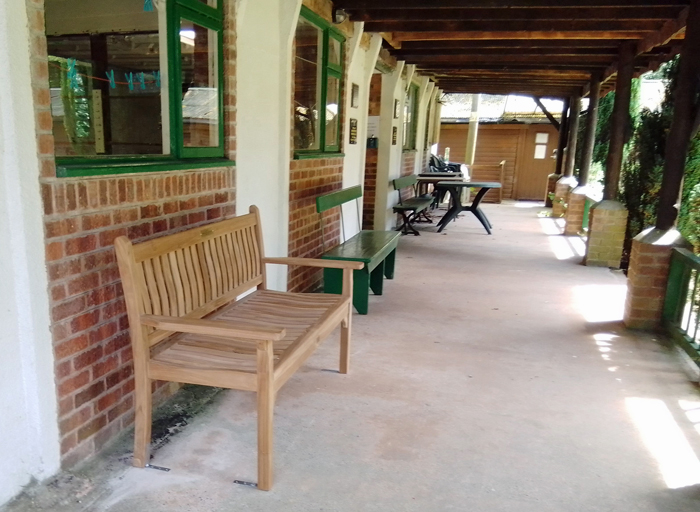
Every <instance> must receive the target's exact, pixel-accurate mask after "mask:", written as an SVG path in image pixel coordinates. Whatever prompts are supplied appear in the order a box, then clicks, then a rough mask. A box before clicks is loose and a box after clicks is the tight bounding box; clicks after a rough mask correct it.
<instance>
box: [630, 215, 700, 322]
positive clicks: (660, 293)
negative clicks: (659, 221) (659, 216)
mask: <svg viewBox="0 0 700 512" xmlns="http://www.w3.org/2000/svg"><path fill="white" fill-rule="evenodd" d="M674 247H683V248H688V249H690V248H691V246H690V244H689V243H688V242H687V241H686V240H685V239H684V238H683V237H682V236H681V234H680V233H679V232H678V231H676V230H675V229H671V230H668V231H666V230H661V229H658V228H649V229H647V230H645V231H643V232H641V233H640V234H639V235H637V236H636V237H635V239H634V240H633V241H632V253H631V255H630V266H629V271H628V273H627V299H626V300H625V316H624V318H623V320H624V323H625V325H626V326H627V327H629V328H630V329H646V330H651V329H655V328H656V327H658V326H659V325H660V323H661V312H662V311H663V307H664V297H665V295H666V285H667V282H668V270H669V265H670V263H671V251H672V250H673V248H674Z"/></svg>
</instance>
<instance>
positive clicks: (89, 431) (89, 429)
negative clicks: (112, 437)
mask: <svg viewBox="0 0 700 512" xmlns="http://www.w3.org/2000/svg"><path fill="white" fill-rule="evenodd" d="M105 425H107V415H104V414H103V415H102V416H98V417H97V418H95V419H93V420H91V421H90V422H89V423H87V424H86V425H84V426H83V427H80V429H79V430H78V442H81V441H83V440H85V439H87V438H88V437H90V436H92V435H94V434H95V433H97V432H98V431H99V430H100V429H101V428H102V427H104V426H105Z"/></svg>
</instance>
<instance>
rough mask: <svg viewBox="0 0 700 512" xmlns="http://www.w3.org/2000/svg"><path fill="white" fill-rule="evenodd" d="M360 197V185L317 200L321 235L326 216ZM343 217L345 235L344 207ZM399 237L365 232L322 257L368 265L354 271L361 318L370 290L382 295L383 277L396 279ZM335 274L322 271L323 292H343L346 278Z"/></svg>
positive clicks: (355, 300) (354, 297)
mask: <svg viewBox="0 0 700 512" xmlns="http://www.w3.org/2000/svg"><path fill="white" fill-rule="evenodd" d="M360 197H362V187H360V186H359V185H358V186H355V187H350V188H346V189H343V190H339V191H338V192H332V193H330V194H325V195H322V196H318V197H317V198H316V211H317V212H318V213H319V214H320V215H321V233H323V212H325V211H327V210H330V209H331V208H335V207H336V206H341V205H343V204H345V203H347V202H349V201H353V200H358V199H359V198H360ZM359 213H360V210H359V205H358V221H360V214H359ZM340 215H341V224H342V227H343V234H344V233H345V225H344V219H343V210H342V207H341V209H340ZM400 237H401V233H398V232H396V231H369V230H363V231H360V232H359V233H358V234H356V235H355V236H353V237H352V238H350V239H349V240H346V241H345V242H343V243H342V244H340V245H338V246H337V247H334V248H333V249H330V250H329V251H325V252H324V254H323V256H321V258H323V259H326V260H343V261H361V262H363V263H364V264H365V266H364V268H362V269H361V270H354V271H353V294H352V304H353V306H354V307H355V309H356V310H357V312H358V313H359V314H361V315H366V314H367V312H368V311H369V290H370V289H371V290H372V291H373V292H374V294H375V295H381V294H382V291H383V284H384V277H386V278H387V279H393V278H394V266H395V261H396V246H397V245H398V243H399V238H400ZM324 245H325V242H324ZM324 250H325V248H324ZM336 270H337V269H332V268H327V269H323V291H324V292H326V293H341V291H342V288H343V275H342V272H336Z"/></svg>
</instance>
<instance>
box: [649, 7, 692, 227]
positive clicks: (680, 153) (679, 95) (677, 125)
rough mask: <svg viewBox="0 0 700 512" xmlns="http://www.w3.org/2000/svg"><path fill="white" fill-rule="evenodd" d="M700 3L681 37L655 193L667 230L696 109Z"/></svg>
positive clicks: (660, 218) (662, 224)
mask: <svg viewBox="0 0 700 512" xmlns="http://www.w3.org/2000/svg"><path fill="white" fill-rule="evenodd" d="M698 55H700V2H698V1H693V2H691V3H690V11H689V13H688V24H687V25H686V29H685V40H684V41H683V47H682V48H681V56H680V70H679V75H678V85H677V87H676V101H675V104H674V106H673V121H672V122H671V129H670V130H669V133H668V138H667V141H666V157H665V160H664V175H663V179H662V182H661V191H660V193H659V210H658V215H657V218H656V227H657V228H659V229H663V230H668V229H671V228H672V227H673V225H674V223H675V221H676V217H677V215H678V211H677V209H676V202H677V201H678V195H679V193H680V191H681V186H682V183H683V175H684V174H685V161H686V158H687V157H688V145H689V143H690V137H691V135H692V132H693V124H694V121H695V117H696V114H697V110H698V102H697V101H696V98H697V91H698V86H699V85H700V59H698Z"/></svg>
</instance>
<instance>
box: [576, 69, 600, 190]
mask: <svg viewBox="0 0 700 512" xmlns="http://www.w3.org/2000/svg"><path fill="white" fill-rule="evenodd" d="M588 100H589V103H588V114H587V115H586V133H585V134H584V136H583V150H582V151H581V170H580V172H579V176H578V184H579V186H581V187H584V186H586V185H588V175H589V173H590V170H591V161H592V160H593V147H594V146H595V129H596V126H597V125H598V105H600V75H598V74H593V75H591V84H590V93H589V94H588Z"/></svg>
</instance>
